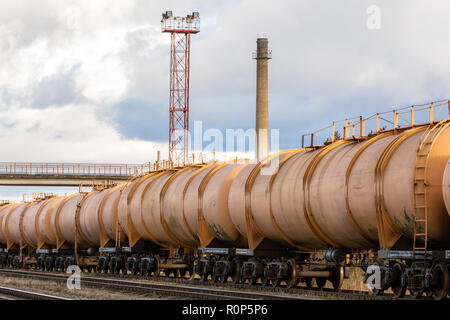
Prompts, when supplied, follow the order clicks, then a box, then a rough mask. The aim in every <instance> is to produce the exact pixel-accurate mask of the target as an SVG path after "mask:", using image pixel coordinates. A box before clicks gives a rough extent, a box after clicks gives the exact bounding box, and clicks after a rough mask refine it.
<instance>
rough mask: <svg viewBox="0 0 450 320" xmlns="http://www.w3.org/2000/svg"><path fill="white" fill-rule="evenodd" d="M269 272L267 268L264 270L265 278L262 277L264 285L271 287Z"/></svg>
mask: <svg viewBox="0 0 450 320" xmlns="http://www.w3.org/2000/svg"><path fill="white" fill-rule="evenodd" d="M269 282H270V281H269V271H268V270H267V267H265V268H264V272H263V277H262V285H263V286H268V285H269Z"/></svg>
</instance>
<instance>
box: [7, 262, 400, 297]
mask: <svg viewBox="0 0 450 320" xmlns="http://www.w3.org/2000/svg"><path fill="white" fill-rule="evenodd" d="M2 274H3V275H12V276H19V277H20V276H22V277H28V278H35V279H42V280H49V281H52V280H53V281H67V278H68V275H65V274H61V273H60V274H54V273H42V272H35V271H23V270H10V269H0V275H2ZM122 277H123V276H122ZM125 277H126V278H127V279H128V280H122V279H121V280H119V279H111V274H95V276H90V275H86V276H84V277H83V276H82V278H81V279H80V281H81V285H83V284H84V285H86V286H93V287H100V288H105V287H107V288H109V289H116V290H121V291H131V292H138V293H142V292H144V293H149V292H154V293H159V294H161V295H167V296H181V297H184V298H186V297H189V298H193V299H209V300H217V299H245V300H269V299H271V300H319V299H351V300H390V299H392V298H393V296H392V295H389V294H385V295H383V296H374V295H372V294H371V293H370V292H365V291H356V290H340V291H334V290H332V289H327V288H324V289H318V288H300V287H298V288H284V287H276V288H273V287H270V286H269V287H266V286H261V285H252V286H249V285H247V284H232V283H220V284H217V283H213V282H211V281H207V282H201V281H199V280H198V279H195V280H189V279H186V278H185V279H181V278H167V277H160V278H158V279H157V280H156V281H158V282H160V283H154V282H147V281H145V280H149V279H146V278H144V279H143V278H138V277H133V276H131V275H127V276H125ZM133 280H137V281H133ZM150 280H153V281H155V279H153V278H150ZM172 283H175V284H172ZM202 287H203V288H202ZM205 287H209V288H205ZM224 288H226V289H224ZM243 290H251V291H243ZM293 295H297V296H293Z"/></svg>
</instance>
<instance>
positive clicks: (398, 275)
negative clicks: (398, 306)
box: [391, 263, 406, 298]
mask: <svg viewBox="0 0 450 320" xmlns="http://www.w3.org/2000/svg"><path fill="white" fill-rule="evenodd" d="M404 270H405V269H404V267H403V265H402V264H401V263H396V264H395V265H394V267H393V268H392V280H391V283H392V284H391V289H392V292H393V293H394V297H396V298H403V297H404V296H405V294H406V285H404V284H402V277H403V273H404Z"/></svg>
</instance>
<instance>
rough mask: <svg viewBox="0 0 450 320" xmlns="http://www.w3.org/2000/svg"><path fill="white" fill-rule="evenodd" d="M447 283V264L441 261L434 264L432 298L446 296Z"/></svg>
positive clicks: (440, 298) (439, 298) (438, 298)
mask: <svg viewBox="0 0 450 320" xmlns="http://www.w3.org/2000/svg"><path fill="white" fill-rule="evenodd" d="M448 285H449V275H448V269H447V266H446V265H445V264H443V263H439V264H436V265H435V266H434V268H433V289H432V297H433V299H434V300H443V299H445V298H447V293H448Z"/></svg>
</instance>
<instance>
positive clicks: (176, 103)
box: [161, 11, 200, 167]
mask: <svg viewBox="0 0 450 320" xmlns="http://www.w3.org/2000/svg"><path fill="white" fill-rule="evenodd" d="M161 31H162V32H167V33H170V37H171V41H170V105H169V113H170V118H169V162H170V165H171V166H172V167H174V166H181V165H184V164H185V163H187V158H188V143H189V71H190V50H191V48H190V46H191V34H192V33H194V34H195V33H198V32H200V16H199V13H198V12H193V13H192V14H191V15H187V16H186V17H174V16H172V11H166V13H163V15H162V19H161Z"/></svg>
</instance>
